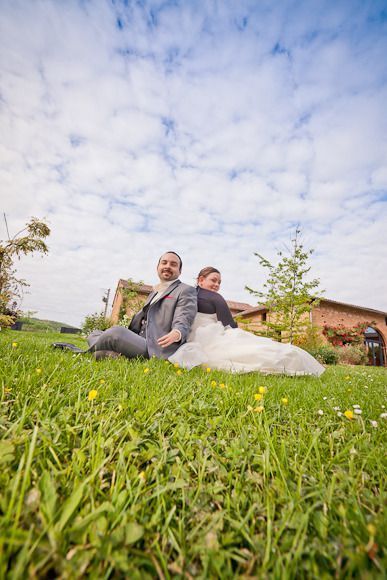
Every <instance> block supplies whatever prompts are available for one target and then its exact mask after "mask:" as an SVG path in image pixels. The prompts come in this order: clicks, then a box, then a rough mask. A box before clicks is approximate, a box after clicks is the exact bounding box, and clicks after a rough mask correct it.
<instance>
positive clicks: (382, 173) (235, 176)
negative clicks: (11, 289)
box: [0, 0, 387, 324]
mask: <svg viewBox="0 0 387 580" xmlns="http://www.w3.org/2000/svg"><path fill="white" fill-rule="evenodd" d="M0 7H1V12H0V59H1V77H0V191H1V200H2V204H1V209H2V211H5V212H6V214H7V218H8V224H9V228H10V231H11V232H16V231H18V229H20V227H21V226H22V225H23V223H25V222H26V220H27V219H28V218H29V216H32V215H34V216H38V217H41V218H43V217H45V218H46V219H47V221H48V222H49V224H50V226H51V228H52V236H51V237H50V240H49V245H50V253H49V255H48V256H47V257H44V258H43V259H40V258H39V257H35V258H27V259H24V260H22V261H21V262H20V264H18V272H19V274H20V275H21V276H23V277H25V278H26V279H27V280H28V281H29V282H30V283H31V288H30V290H29V294H26V295H25V297H24V301H23V304H22V308H23V309H32V310H36V311H38V315H39V316H41V317H44V318H54V319H56V320H62V321H65V322H70V323H73V324H79V323H80V322H81V320H82V319H83V318H84V316H85V315H86V314H88V313H90V312H94V311H96V310H100V309H101V308H102V302H101V297H102V294H103V292H104V290H105V289H107V288H112V291H113V293H114V289H115V286H116V283H117V281H118V279H119V278H128V277H131V278H134V279H142V280H144V281H145V282H147V283H153V282H154V281H155V263H156V261H157V258H158V256H159V254H160V253H161V252H162V251H163V250H164V249H175V250H176V251H177V252H179V253H180V254H181V255H182V256H183V260H184V271H183V276H182V279H183V280H184V281H186V282H188V283H193V282H194V277H195V274H196V272H198V271H199V270H200V269H201V268H202V267H203V266H206V265H214V266H216V267H218V268H219V269H221V271H222V274H223V285H222V286H223V289H222V292H223V294H224V296H225V297H226V298H229V299H235V300H241V301H246V302H252V303H253V302H254V301H253V299H252V297H250V295H249V294H247V293H246V291H245V290H244V286H245V285H246V284H247V285H249V286H251V287H254V288H260V287H261V285H262V283H263V282H264V279H265V272H264V271H262V270H261V269H260V267H259V265H258V260H257V258H256V257H254V252H258V253H260V254H263V255H265V256H266V257H268V258H269V259H275V256H276V252H277V251H278V250H282V249H283V248H284V247H285V245H289V242H290V238H291V235H292V232H293V231H294V228H295V226H296V224H300V226H301V228H302V230H303V241H304V243H305V246H306V247H308V248H314V249H315V253H314V254H313V256H312V259H311V266H312V272H311V273H312V275H313V277H319V278H320V279H321V287H322V288H323V289H325V290H326V296H327V297H330V298H332V299H335V300H340V301H344V302H349V303H354V304H360V305H365V306H369V307H373V308H377V309H383V310H385V309H386V306H387V305H386V298H385V296H386V273H385V272H386V271H387V268H386V259H385V243H386V233H385V232H386V231H387V218H386V215H387V214H386V201H387V115H386V104H385V103H387V59H386V54H387V2H386V1H378V0H372V1H369V2H367V1H364V0H362V1H356V0H351V1H342V0H338V1H337V2H331V1H318V0H316V1H313V2H310V1H305V2H294V1H279V2H269V1H245V0H240V1H238V2H230V1H223V2H217V1H205V2H204V1H203V2H201V1H195V2H194V1H192V2H190V1H188V0H185V1H182V2H179V1H177V0H176V1H170V2H156V1H149V2H148V1H145V0H143V1H138V2H130V1H126V2H122V1H111V2H108V1H86V0H83V1H78V2H76V1H70V0H69V1H66V2H56V1H50V0H45V1H35V2H30V1H22V0H19V1H17V0H16V1H15V0H14V1H4V0H2V1H1V2H0ZM4 237H5V226H4V224H3V223H1V225H0V239H4Z"/></svg>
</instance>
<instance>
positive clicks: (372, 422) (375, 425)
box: [370, 421, 378, 429]
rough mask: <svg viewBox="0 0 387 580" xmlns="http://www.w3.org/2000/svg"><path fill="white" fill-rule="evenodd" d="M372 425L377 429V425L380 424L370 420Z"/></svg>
mask: <svg viewBox="0 0 387 580" xmlns="http://www.w3.org/2000/svg"><path fill="white" fill-rule="evenodd" d="M370 423H371V425H372V427H374V428H375V429H376V427H377V426H378V422H377V421H370Z"/></svg>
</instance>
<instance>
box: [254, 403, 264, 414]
mask: <svg viewBox="0 0 387 580" xmlns="http://www.w3.org/2000/svg"><path fill="white" fill-rule="evenodd" d="M262 411H263V407H262V405H260V406H259V407H255V408H254V413H262Z"/></svg>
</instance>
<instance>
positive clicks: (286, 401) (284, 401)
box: [281, 397, 289, 405]
mask: <svg viewBox="0 0 387 580" xmlns="http://www.w3.org/2000/svg"><path fill="white" fill-rule="evenodd" d="M281 403H282V404H283V405H287V404H288V403H289V399H287V398H286V397H283V398H282V399H281Z"/></svg>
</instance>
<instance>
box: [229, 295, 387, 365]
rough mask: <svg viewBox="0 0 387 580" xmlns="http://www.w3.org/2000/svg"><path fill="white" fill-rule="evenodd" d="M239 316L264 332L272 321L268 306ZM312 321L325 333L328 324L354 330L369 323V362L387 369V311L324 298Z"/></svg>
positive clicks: (250, 309) (247, 324)
mask: <svg viewBox="0 0 387 580" xmlns="http://www.w3.org/2000/svg"><path fill="white" fill-rule="evenodd" d="M238 317H239V319H240V321H241V323H242V325H245V327H246V328H248V329H249V330H253V331H254V330H260V329H262V323H263V322H264V321H266V320H270V312H269V311H268V310H267V308H265V307H264V306H255V307H250V308H247V309H246V310H244V311H243V312H240V313H239V314H238ZM309 321H310V322H311V324H313V326H316V327H318V328H321V332H322V329H323V327H324V325H325V324H327V325H328V326H345V327H348V328H351V327H353V326H355V325H356V324H359V323H360V324H361V323H364V322H367V323H369V324H370V326H369V327H368V328H367V329H366V332H365V336H364V340H365V343H366V345H367V349H368V353H369V362H370V364H373V365H377V366H387V364H386V361H387V353H386V344H387V312H383V311H380V310H375V309H373V308H366V307H364V306H355V305H353V304H346V303H344V302H337V301H336V300H328V299H327V298H322V299H321V300H320V302H319V304H318V306H315V307H313V308H312V311H311V313H310V317H309ZM324 340H326V339H325V337H324Z"/></svg>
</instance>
